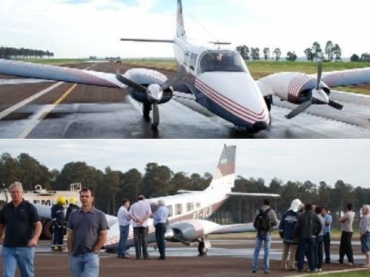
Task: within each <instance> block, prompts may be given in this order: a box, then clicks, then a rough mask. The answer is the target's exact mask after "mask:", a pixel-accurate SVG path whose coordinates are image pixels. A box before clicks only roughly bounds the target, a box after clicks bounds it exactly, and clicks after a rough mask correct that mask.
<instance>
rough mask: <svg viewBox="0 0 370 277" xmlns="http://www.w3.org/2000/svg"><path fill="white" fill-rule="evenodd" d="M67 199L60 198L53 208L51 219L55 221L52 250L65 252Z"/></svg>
mask: <svg viewBox="0 0 370 277" xmlns="http://www.w3.org/2000/svg"><path fill="white" fill-rule="evenodd" d="M65 204H66V199H65V197H64V196H59V197H58V199H57V202H56V203H55V204H54V205H53V206H52V207H51V219H52V220H53V237H52V239H51V250H53V251H58V250H59V251H63V238H64V228H65V216H64V205H65Z"/></svg>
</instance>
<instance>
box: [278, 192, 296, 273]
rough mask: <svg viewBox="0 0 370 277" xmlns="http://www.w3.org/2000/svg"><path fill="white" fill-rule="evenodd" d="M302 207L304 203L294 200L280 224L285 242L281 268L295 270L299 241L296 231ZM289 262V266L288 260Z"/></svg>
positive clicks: (280, 231) (280, 230) (281, 234)
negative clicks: (295, 234)
mask: <svg viewBox="0 0 370 277" xmlns="http://www.w3.org/2000/svg"><path fill="white" fill-rule="evenodd" d="M301 207H302V202H301V200H299V199H294V200H293V201H292V204H291V205H290V208H289V210H288V211H287V212H286V213H285V214H284V215H283V217H282V218H281V220H280V224H279V233H280V236H281V238H282V239H283V242H284V251H283V256H282V257H281V268H282V269H289V270H294V269H295V267H294V262H295V253H296V251H297V241H296V240H295V238H294V229H295V226H296V224H297V221H298V217H299V213H298V211H299V210H300V209H301ZM289 251H290V255H289V262H288V265H287V258H288V254H289Z"/></svg>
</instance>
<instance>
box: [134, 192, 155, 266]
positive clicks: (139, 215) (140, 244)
mask: <svg viewBox="0 0 370 277" xmlns="http://www.w3.org/2000/svg"><path fill="white" fill-rule="evenodd" d="M129 214H130V216H131V218H132V220H133V222H132V227H133V229H134V242H135V252H136V259H140V258H141V248H142V249H143V257H144V260H149V255H148V218H149V217H150V216H151V215H152V209H151V207H150V204H149V203H147V202H146V201H145V197H144V195H140V196H139V198H138V201H137V202H136V203H134V204H132V206H131V208H130V212H129Z"/></svg>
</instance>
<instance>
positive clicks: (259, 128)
mask: <svg viewBox="0 0 370 277" xmlns="http://www.w3.org/2000/svg"><path fill="white" fill-rule="evenodd" d="M266 128H267V122H265V121H257V122H255V123H254V124H253V130H254V131H256V132H259V131H262V130H265V129H266Z"/></svg>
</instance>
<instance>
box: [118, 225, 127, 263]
mask: <svg viewBox="0 0 370 277" xmlns="http://www.w3.org/2000/svg"><path fill="white" fill-rule="evenodd" d="M129 231H130V225H126V226H121V225H120V226H119V232H120V237H119V244H118V257H119V258H122V257H124V256H125V255H126V242H127V237H128V233H129Z"/></svg>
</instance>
